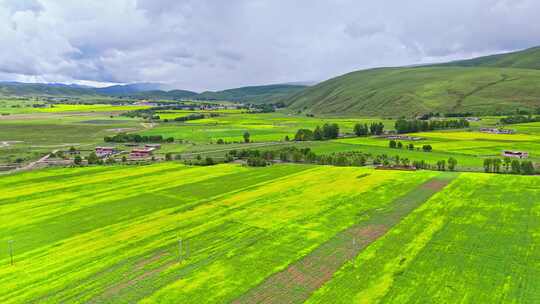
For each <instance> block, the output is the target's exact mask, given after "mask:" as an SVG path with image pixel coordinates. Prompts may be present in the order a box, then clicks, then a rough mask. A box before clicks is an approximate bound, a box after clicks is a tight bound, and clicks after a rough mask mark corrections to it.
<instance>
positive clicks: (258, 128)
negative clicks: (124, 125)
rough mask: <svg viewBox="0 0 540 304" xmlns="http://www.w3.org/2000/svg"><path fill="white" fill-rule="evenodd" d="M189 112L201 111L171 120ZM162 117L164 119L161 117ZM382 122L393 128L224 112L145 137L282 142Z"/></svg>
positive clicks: (157, 129)
mask: <svg viewBox="0 0 540 304" xmlns="http://www.w3.org/2000/svg"><path fill="white" fill-rule="evenodd" d="M234 111H238V110H234ZM190 113H201V112H200V111H183V112H181V113H178V114H173V115H172V116H171V117H169V118H173V116H175V115H189V114H190ZM159 115H160V117H161V118H163V117H162V114H159ZM166 115H169V114H166ZM379 121H382V122H383V123H384V124H385V126H386V128H388V129H393V127H394V121H392V120H383V119H377V118H347V117H343V118H336V117H331V118H330V117H328V118H325V117H307V116H300V115H290V114H289V115H288V114H285V113H264V114H246V113H236V112H233V113H222V114H220V116H217V117H211V118H205V119H199V120H191V121H187V122H185V123H176V122H168V123H163V122H162V123H160V124H159V125H158V126H157V127H155V128H153V129H152V130H148V131H146V132H145V133H144V134H145V135H164V136H167V137H169V136H172V137H174V138H178V139H185V140H189V141H194V142H198V143H209V142H212V141H214V142H215V141H217V140H218V139H223V140H225V141H228V142H235V141H243V138H242V135H243V134H244V133H245V132H249V133H250V135H251V139H252V140H253V141H256V142H263V141H280V140H283V138H284V137H285V136H289V137H290V138H291V139H292V138H294V134H295V133H296V131H297V130H298V129H301V128H308V129H314V128H315V127H316V126H322V125H323V124H325V123H337V124H338V125H339V126H340V128H341V132H343V133H352V132H353V127H354V125H355V124H356V123H367V124H370V123H371V122H379Z"/></svg>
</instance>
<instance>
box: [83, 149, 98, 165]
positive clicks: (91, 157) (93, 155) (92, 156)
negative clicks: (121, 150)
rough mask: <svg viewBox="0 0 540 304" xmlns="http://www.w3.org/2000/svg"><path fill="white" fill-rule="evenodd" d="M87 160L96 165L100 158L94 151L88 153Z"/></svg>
mask: <svg viewBox="0 0 540 304" xmlns="http://www.w3.org/2000/svg"><path fill="white" fill-rule="evenodd" d="M86 161H87V162H88V164H89V165H95V164H97V163H98V162H99V158H98V157H97V155H96V153H95V152H92V153H90V154H89V155H88V157H87V158H86Z"/></svg>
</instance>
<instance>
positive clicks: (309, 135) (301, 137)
mask: <svg viewBox="0 0 540 304" xmlns="http://www.w3.org/2000/svg"><path fill="white" fill-rule="evenodd" d="M294 140H295V141H310V140H313V131H311V130H309V129H300V130H298V131H297V132H296V134H295V135H294Z"/></svg>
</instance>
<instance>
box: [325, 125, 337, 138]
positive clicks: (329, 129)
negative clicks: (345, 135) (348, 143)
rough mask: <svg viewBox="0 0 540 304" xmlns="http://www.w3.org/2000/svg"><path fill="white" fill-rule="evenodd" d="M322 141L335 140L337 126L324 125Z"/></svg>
mask: <svg viewBox="0 0 540 304" xmlns="http://www.w3.org/2000/svg"><path fill="white" fill-rule="evenodd" d="M322 131H323V137H324V139H336V138H338V136H339V126H338V125H337V124H335V123H334V124H327V123H326V124H324V125H323V128H322Z"/></svg>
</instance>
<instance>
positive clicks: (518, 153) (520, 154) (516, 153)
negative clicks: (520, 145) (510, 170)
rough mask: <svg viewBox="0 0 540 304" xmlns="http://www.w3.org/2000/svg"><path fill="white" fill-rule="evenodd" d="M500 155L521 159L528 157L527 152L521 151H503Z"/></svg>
mask: <svg viewBox="0 0 540 304" xmlns="http://www.w3.org/2000/svg"><path fill="white" fill-rule="evenodd" d="M502 156H504V157H513V158H519V159H523V158H529V153H528V152H522V151H503V153H502Z"/></svg>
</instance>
